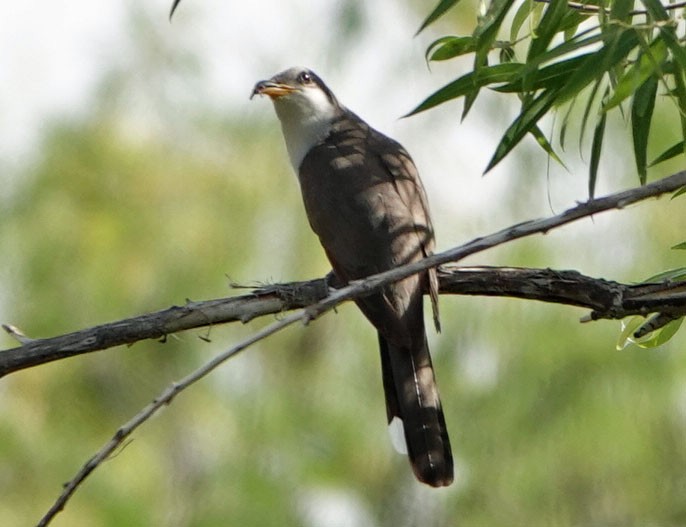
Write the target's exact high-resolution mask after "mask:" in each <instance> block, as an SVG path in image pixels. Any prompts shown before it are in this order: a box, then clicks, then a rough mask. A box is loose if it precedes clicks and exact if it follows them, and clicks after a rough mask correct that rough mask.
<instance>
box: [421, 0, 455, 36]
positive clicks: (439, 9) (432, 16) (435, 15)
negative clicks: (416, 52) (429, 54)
mask: <svg viewBox="0 0 686 527" xmlns="http://www.w3.org/2000/svg"><path fill="white" fill-rule="evenodd" d="M458 1H459V0H440V2H438V5H437V6H436V7H434V9H433V11H431V13H429V16H427V17H426V18H425V19H424V22H422V25H421V26H419V29H418V30H417V33H415V35H418V34H419V33H421V32H422V31H423V30H424V29H426V27H427V26H429V25H431V24H433V23H434V22H435V21H436V20H438V19H439V18H441V17H442V16H443V15H444V14H445V13H446V12H447V11H448V10H449V9H450V8H451V7H453V6H454V5H455V4H457V2H458Z"/></svg>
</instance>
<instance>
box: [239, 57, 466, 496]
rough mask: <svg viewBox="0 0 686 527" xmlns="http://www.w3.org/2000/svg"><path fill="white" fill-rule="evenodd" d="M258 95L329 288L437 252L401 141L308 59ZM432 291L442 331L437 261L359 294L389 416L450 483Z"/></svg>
mask: <svg viewBox="0 0 686 527" xmlns="http://www.w3.org/2000/svg"><path fill="white" fill-rule="evenodd" d="M255 95H266V96H268V97H269V98H270V99H271V101H272V102H273V105H274V108H275V110H276V114H277V117H278V119H279V121H280V123H281V129H282V132H283V136H284V139H285V143H286V150H287V151H288V156H289V158H290V162H291V165H292V167H293V169H294V171H295V173H296V175H297V176H298V180H299V183H300V190H301V193H302V198H303V202H304V205H305V211H306V213H307V218H308V221H309V224H310V226H311V228H312V230H313V231H314V232H315V234H316V235H317V236H318V237H319V241H320V243H321V245H322V246H323V248H324V252H325V253H326V256H327V258H328V260H329V262H330V263H331V266H332V268H333V270H332V274H331V275H330V284H331V285H332V287H340V286H343V285H345V284H347V283H349V282H350V281H352V280H359V279H362V278H365V277H367V276H370V275H373V274H377V273H380V272H383V271H387V270H389V269H391V268H394V267H397V266H400V265H403V264H407V263H410V262H416V261H418V260H421V259H423V258H425V257H427V256H429V255H431V254H432V252H433V249H434V244H435V240H434V230H433V226H432V223H431V218H430V215H429V207H428V203H427V197H426V192H425V190H424V187H423V185H422V182H421V180H420V178H419V174H418V172H417V168H416V166H415V164H414V162H413V161H412V158H411V157H410V155H409V154H408V153H407V151H406V150H405V149H404V148H403V147H402V146H401V145H400V144H399V143H398V142H396V141H395V140H393V139H391V138H389V137H387V136H385V135H383V134H382V133H381V132H378V131H377V130H375V129H374V128H372V127H371V126H369V125H368V124H367V123H366V122H365V121H363V120H362V119H361V118H360V117H358V116H357V115H356V114H355V113H353V112H352V111H350V110H349V109H348V108H346V107H345V106H344V105H342V104H341V103H340V102H339V101H338V99H337V98H336V96H335V95H334V94H333V92H332V91H331V90H330V89H329V87H328V86H327V85H326V84H325V83H324V81H323V80H322V79H321V78H320V77H319V76H318V75H317V74H316V73H314V72H313V71H312V70H310V69H308V68H303V67H293V68H289V69H287V70H285V71H282V72H281V73H277V74H276V75H274V76H273V77H271V78H270V79H268V80H262V81H259V82H257V83H256V84H255V87H254V89H253V91H252V94H251V96H250V98H251V99H252V98H253V97H254V96H255ZM425 292H428V293H429V296H430V298H431V305H432V310H433V314H434V324H435V325H436V329H437V330H439V331H440V323H439V316H438V278H437V274H436V269H429V270H428V271H426V272H423V273H420V274H416V275H412V276H409V277H407V278H404V279H403V280H400V281H398V282H395V283H393V284H389V285H386V286H384V287H383V288H382V289H381V290H379V291H377V292H374V293H372V294H369V295H366V296H363V297H360V298H357V299H356V300H355V303H356V304H357V306H358V307H359V309H360V310H361V311H362V313H363V314H364V316H365V317H366V318H367V319H368V320H369V322H371V324H372V325H373V326H374V327H375V328H376V330H377V334H378V342H379V350H380V354H381V371H382V381H383V388H384V393H385V398H386V413H387V418H388V422H389V425H393V424H394V423H397V420H400V422H401V423H402V430H403V433H404V440H405V445H404V446H406V447H407V454H408V457H409V460H410V464H411V465H412V469H413V471H414V474H415V476H416V478H417V479H418V480H419V481H421V482H423V483H426V484H428V485H431V486H433V487H443V486H447V485H450V483H452V481H453V458H452V452H451V448H450V439H449V437H448V431H447V428H446V424H445V418H444V416H443V409H442V407H441V401H440V396H439V393H438V388H437V385H436V379H435V375H434V370H433V365H432V361H431V355H430V353H429V347H428V343H427V337H426V329H425V324H424V300H423V295H424V293H425ZM396 426H397V425H396Z"/></svg>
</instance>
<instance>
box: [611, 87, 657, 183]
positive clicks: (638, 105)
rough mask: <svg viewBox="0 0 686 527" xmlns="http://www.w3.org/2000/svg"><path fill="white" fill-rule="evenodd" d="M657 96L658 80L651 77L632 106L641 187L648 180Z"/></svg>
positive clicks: (640, 89) (635, 149)
mask: <svg viewBox="0 0 686 527" xmlns="http://www.w3.org/2000/svg"><path fill="white" fill-rule="evenodd" d="M615 93H616V92H615ZM656 94H657V78H655V77H650V78H648V79H647V80H646V81H645V82H644V83H643V85H642V86H641V87H640V88H638V90H636V94H635V95H634V99H633V102H632V105H631V132H632V136H633V140H634V157H635V159H636V170H637V171H638V179H639V181H640V183H641V185H645V184H646V179H647V164H648V160H647V149H648V135H649V133H650V122H651V120H652V118H653V109H654V108H655V96H656Z"/></svg>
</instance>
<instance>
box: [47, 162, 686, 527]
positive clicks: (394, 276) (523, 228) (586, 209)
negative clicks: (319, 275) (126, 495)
mask: <svg viewBox="0 0 686 527" xmlns="http://www.w3.org/2000/svg"><path fill="white" fill-rule="evenodd" d="M685 185H686V171H685V172H680V173H678V174H675V175H674V176H671V177H669V178H665V179H662V180H659V181H657V182H655V183H651V184H650V185H646V186H645V187H640V188H638V189H632V190H629V191H625V192H619V193H616V194H613V195H610V196H607V197H605V198H599V199H595V200H592V201H589V202H586V203H582V204H580V205H578V206H577V207H574V208H572V209H569V210H567V211H565V212H563V213H562V214H560V215H558V216H554V217H551V218H545V219H540V220H533V221H528V222H525V223H521V224H519V225H515V226H513V227H509V228H507V229H503V230H502V231H499V232H497V233H495V234H492V235H490V236H486V237H484V238H478V239H476V240H473V241H472V242H470V243H467V244H465V245H463V246H461V247H456V248H454V249H451V250H449V251H445V252H443V253H440V254H437V255H435V256H432V257H430V258H427V259H425V260H423V261H421V262H418V263H416V264H412V265H407V266H404V267H400V268H397V269H394V270H391V271H388V272H385V273H381V274H378V275H376V276H373V277H370V278H369V279H366V280H361V281H358V282H355V283H353V284H351V285H349V286H347V287H345V288H342V289H340V290H338V291H336V292H334V293H333V294H330V295H329V296H328V297H326V298H325V299H324V300H322V301H321V302H318V303H317V304H314V305H312V306H310V307H308V308H305V309H302V310H300V311H298V312H296V313H293V314H291V315H289V316H287V317H285V318H283V319H282V320H279V321H277V322H274V323H272V324H271V325H270V326H268V327H267V328H264V329H263V330H261V331H259V332H257V333H255V334H254V335H253V336H251V337H249V338H247V339H245V340H243V341H242V342H240V343H239V344H237V345H235V346H233V347H232V348H230V349H228V350H226V351H225V352H224V353H221V354H220V355H218V356H216V357H215V358H214V359H212V360H211V361H209V362H208V363H206V364H205V365H203V366H202V367H200V368H198V369H197V370H195V371H194V372H193V373H191V374H190V375H188V376H186V377H184V378H183V379H181V380H180V381H179V382H177V383H174V384H172V385H171V386H170V387H168V388H167V389H166V390H164V392H163V393H162V394H160V396H158V397H157V398H156V399H155V400H154V401H153V402H152V403H150V404H148V405H147V406H146V407H145V408H143V409H142V410H141V411H140V412H138V413H137V414H136V415H135V416H134V417H133V418H132V419H131V420H130V421H129V422H128V423H126V424H125V425H123V426H122V427H120V428H119V429H118V430H117V431H116V432H115V434H114V435H113V436H112V438H111V439H110V440H109V442H108V443H107V444H106V445H104V446H103V447H102V448H101V449H100V450H99V451H98V452H97V453H96V454H95V455H94V456H93V457H92V458H91V459H89V460H88V461H87V462H86V463H85V464H84V465H83V466H82V468H81V470H79V472H78V473H77V474H76V476H75V477H74V478H73V479H72V480H71V481H69V482H68V483H67V484H66V485H65V487H64V490H63V492H62V494H61V495H60V496H59V497H58V499H57V500H56V501H55V503H54V504H53V506H52V507H51V508H50V510H49V511H48V512H47V513H46V515H45V516H44V517H43V518H42V519H41V521H40V522H39V524H38V525H39V527H44V526H46V525H48V523H50V521H51V520H52V519H53V518H54V517H55V515H56V514H57V513H59V512H60V511H61V510H63V509H64V506H65V504H66V503H67V501H68V500H69V498H70V497H71V496H72V495H73V494H74V492H75V491H76V489H77V488H78V487H79V486H80V485H81V484H82V483H83V481H84V480H85V479H86V478H87V477H88V475H89V474H91V473H92V472H93V470H95V469H96V468H97V467H98V466H99V465H100V464H101V463H102V462H103V460H105V459H107V458H108V456H110V455H111V454H112V452H114V451H115V450H116V449H117V448H118V446H119V445H121V444H122V442H123V441H124V439H126V438H127V437H128V436H129V435H130V434H131V433H133V431H134V430H136V429H137V428H138V427H140V426H141V425H142V424H143V423H144V422H146V421H147V420H148V419H149V418H150V417H151V416H152V415H154V414H155V413H156V412H157V411H158V410H159V409H160V408H161V407H162V406H164V405H166V404H169V403H170V402H171V400H172V399H173V398H174V397H176V395H178V394H179V393H180V392H182V391H183V390H185V389H186V388H187V387H189V386H190V385H191V384H193V383H195V382H196V381H198V380H199V379H201V378H203V377H204V376H206V375H207V374H209V373H210V372H211V371H212V370H214V369H215V368H216V367H217V366H219V365H220V364H222V363H223V362H224V361H226V360H228V359H229V358H231V357H232V356H234V355H236V354H237V353H239V352H240V351H242V350H244V349H246V348H247V347H248V346H250V345H252V344H254V343H255V342H258V341H260V340H262V339H264V338H266V337H268V336H270V335H272V334H274V333H276V332H278V331H280V330H282V329H283V328H285V327H287V326H289V325H291V324H293V323H295V322H297V321H299V320H302V321H305V322H307V321H310V320H312V319H314V318H315V317H317V316H319V315H321V314H322V313H324V312H326V311H328V310H331V309H333V308H334V307H335V306H337V305H338V304H340V303H341V302H344V301H346V300H349V299H351V298H353V297H355V296H357V295H361V294H365V293H367V292H369V291H373V290H375V289H378V288H380V287H382V286H383V285H385V284H388V283H391V282H393V281H397V280H399V279H402V278H403V277H405V276H409V275H411V274H413V273H416V272H419V271H421V270H424V269H427V268H429V267H435V266H438V265H440V264H443V263H447V262H450V261H457V260H460V259H461V258H464V257H465V256H467V255H470V254H474V253H476V252H479V251H483V250H486V249H488V248H491V247H494V246H496V245H500V244H502V243H505V242H507V241H511V240H515V239H519V238H523V237H525V236H530V235H532V234H537V233H545V232H548V231H549V230H551V229H554V228H556V227H559V226H561V225H564V224H567V223H570V222H572V221H576V220H578V219H581V218H584V217H588V216H590V215H593V214H597V213H599V212H603V211H607V210H611V209H615V208H622V207H625V206H627V205H629V204H631V203H635V202H637V201H640V200H643V199H647V198H649V197H655V196H658V195H661V194H664V193H666V192H671V191H674V190H677V189H678V188H681V187H683V186H685Z"/></svg>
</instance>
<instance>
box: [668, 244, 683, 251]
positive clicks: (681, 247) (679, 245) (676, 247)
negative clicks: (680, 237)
mask: <svg viewBox="0 0 686 527" xmlns="http://www.w3.org/2000/svg"><path fill="white" fill-rule="evenodd" d="M671 248H672V249H677V250H679V251H686V242H681V243H677V244H676V245H674V246H672V247H671Z"/></svg>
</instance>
